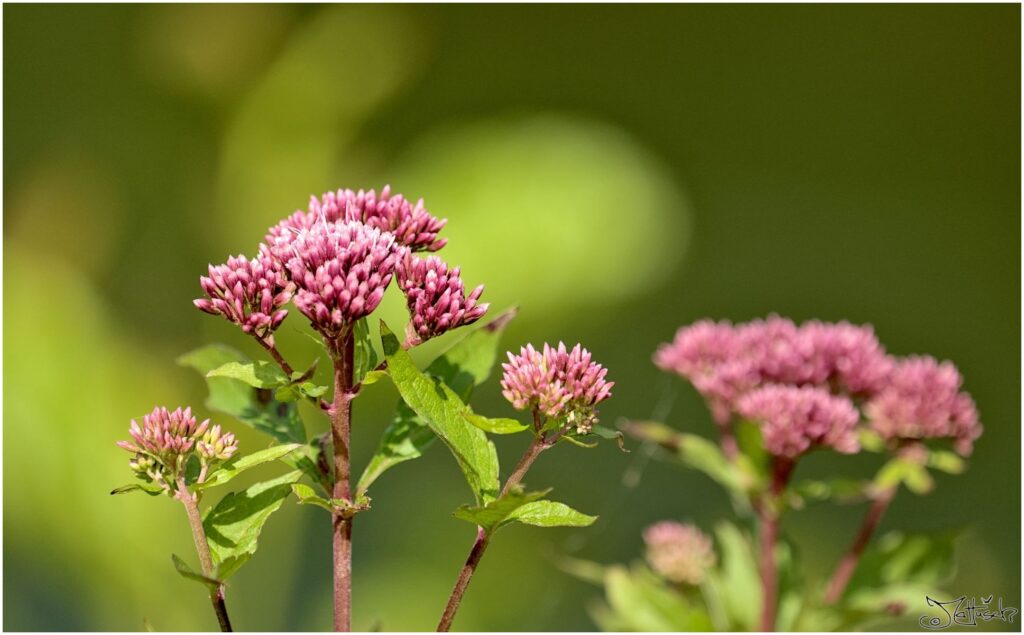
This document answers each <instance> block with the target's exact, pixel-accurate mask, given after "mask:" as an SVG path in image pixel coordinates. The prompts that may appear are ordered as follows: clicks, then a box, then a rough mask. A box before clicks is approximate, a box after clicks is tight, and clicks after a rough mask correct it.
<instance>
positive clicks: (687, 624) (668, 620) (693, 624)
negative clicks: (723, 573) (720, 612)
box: [595, 566, 711, 632]
mask: <svg viewBox="0 0 1024 635" xmlns="http://www.w3.org/2000/svg"><path fill="white" fill-rule="evenodd" d="M605 595H606V597H607V600H608V608H609V609H610V613H609V614H608V615H607V616H606V617H609V618H611V619H610V620H608V621H606V622H605V623H603V624H599V625H600V626H601V627H602V628H609V627H610V628H614V630H628V631H636V632H693V631H708V630H711V620H710V618H709V617H708V614H707V612H706V611H704V609H703V608H702V607H700V606H697V605H694V604H691V603H690V602H689V601H688V600H687V599H686V597H684V596H683V595H681V594H680V593H678V592H676V591H675V590H673V589H671V588H669V587H668V586H667V585H666V584H665V582H664V581H663V580H661V579H660V578H658V577H657V576H655V575H654V574H653V573H652V572H651V571H649V570H647V569H646V567H642V566H635V567H633V568H632V569H626V568H625V567H623V566H613V567H609V568H608V569H607V572H606V573H605ZM599 615H600V614H598V615H596V616H595V617H598V616H599Z"/></svg>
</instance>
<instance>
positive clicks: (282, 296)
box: [193, 246, 294, 341]
mask: <svg viewBox="0 0 1024 635" xmlns="http://www.w3.org/2000/svg"><path fill="white" fill-rule="evenodd" d="M209 273H210V275H209V276H203V277H201V278H199V282H200V284H201V285H202V287H203V291H205V292H206V296H207V297H205V298H200V299H198V300H193V304H195V306H196V308H198V309H199V310H201V311H205V312H206V313H211V314H213V315H222V316H224V318H225V319H227V320H228V321H229V322H233V323H235V324H237V325H238V326H240V327H242V330H243V331H245V332H246V333H252V334H253V335H255V336H256V337H258V338H260V339H264V340H267V341H272V340H271V337H272V336H271V333H273V331H274V330H276V329H277V327H279V326H280V325H281V322H283V321H284V318H285V317H286V316H287V315H288V311H287V310H285V309H284V308H282V307H284V305H285V304H287V303H288V301H289V300H290V299H291V296H292V291H293V289H294V285H292V284H291V283H290V282H289V281H288V280H287V278H286V277H285V274H284V271H283V270H282V268H281V265H280V263H279V262H277V261H276V260H275V259H274V258H273V257H272V256H271V255H270V252H269V251H268V250H267V248H266V246H261V248H260V253H259V255H258V256H257V257H256V258H253V259H252V260H248V259H246V257H245V256H241V255H239V256H237V257H234V256H233V257H231V258H228V261H227V263H225V264H223V265H218V266H213V265H210V268H209Z"/></svg>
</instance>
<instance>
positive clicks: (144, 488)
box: [110, 483, 167, 496]
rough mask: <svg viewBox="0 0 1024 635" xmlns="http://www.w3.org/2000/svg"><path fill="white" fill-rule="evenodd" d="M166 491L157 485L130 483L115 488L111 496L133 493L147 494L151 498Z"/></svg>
mask: <svg viewBox="0 0 1024 635" xmlns="http://www.w3.org/2000/svg"><path fill="white" fill-rule="evenodd" d="M166 491H167V490H165V489H164V488H162V487H160V486H159V485H157V484H156V483H129V484H127V485H122V486H121V487H115V488H114V489H113V490H111V492H110V495H111V496H116V495H118V494H130V493H131V492H145V493H147V494H149V495H150V496H159V495H160V494H163V493H164V492H166Z"/></svg>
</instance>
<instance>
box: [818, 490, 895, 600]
mask: <svg viewBox="0 0 1024 635" xmlns="http://www.w3.org/2000/svg"><path fill="white" fill-rule="evenodd" d="M895 495H896V489H895V488H892V489H888V490H886V491H884V492H882V493H881V494H880V495H878V496H877V497H875V499H874V500H873V501H872V502H871V506H870V507H868V511H867V513H866V514H864V521H863V522H862V523H861V526H860V530H859V531H858V532H857V535H856V536H855V537H854V539H853V544H851V545H850V549H849V550H848V551H847V552H846V554H845V555H843V557H842V559H841V560H840V561H839V564H838V565H837V566H836V570H835V573H833V574H832V579H831V580H830V581H829V583H828V588H827V589H826V590H825V604H835V603H836V602H838V601H839V598H841V597H842V596H843V591H845V590H846V585H847V584H849V583H850V578H851V577H853V572H854V571H856V570H857V563H858V562H860V557H861V554H863V553H864V549H865V548H866V547H867V546H868V543H869V542H871V536H872V535H873V534H874V533H875V530H876V529H877V528H878V524H879V523H881V522H882V516H884V515H885V510H886V509H888V508H889V504H890V503H891V502H892V499H893V497H895Z"/></svg>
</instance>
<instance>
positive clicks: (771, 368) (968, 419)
mask: <svg viewBox="0 0 1024 635" xmlns="http://www.w3.org/2000/svg"><path fill="white" fill-rule="evenodd" d="M654 362H655V364H656V365H657V366H658V367H659V368H661V369H663V370H667V371H670V372H674V373H677V374H679V375H681V376H682V377H684V378H686V379H688V380H689V381H690V382H691V383H692V384H693V385H694V387H695V388H696V389H697V390H698V391H699V392H700V393H701V394H702V395H703V396H704V398H705V399H706V400H707V402H708V406H709V407H710V409H711V412H712V414H713V416H714V418H715V420H716V421H717V422H718V423H719V424H720V425H723V426H724V425H728V424H729V423H730V422H731V421H732V419H733V418H734V416H735V415H737V414H739V415H740V416H743V417H746V418H751V419H756V420H757V421H758V422H759V423H761V424H762V425H764V428H763V432H764V437H765V444H766V446H768V447H769V449H772V448H774V449H773V450H772V451H773V452H774V453H776V454H779V455H783V456H794V454H793V453H794V452H795V453H796V454H799V453H801V452H804V451H806V450H807V449H808V448H810V447H811V446H814V445H827V446H831V447H833V448H835V449H837V450H839V451H843V452H853V451H856V448H857V445H856V443H855V441H856V438H855V436H853V433H852V427H853V426H854V425H856V423H857V416H856V415H857V410H856V408H855V406H854V404H853V400H854V399H855V400H857V401H858V402H863V403H865V404H866V405H865V408H864V410H865V413H866V414H867V416H868V418H869V419H870V420H871V423H872V426H873V427H874V428H875V429H876V430H877V431H878V432H879V434H881V435H882V436H883V437H885V438H887V439H921V438H943V437H945V438H952V439H954V440H955V441H956V447H957V449H958V450H959V451H961V452H968V451H970V448H971V444H972V443H973V441H974V439H976V438H977V437H978V435H980V434H981V426H980V424H979V423H978V415H977V411H976V409H975V407H974V402H973V401H972V400H971V398H970V396H969V395H967V394H966V393H961V392H960V385H961V383H962V382H961V378H960V375H959V373H958V372H957V371H956V368H955V367H954V366H953V365H952V364H950V363H949V362H946V363H943V364H938V363H937V362H935V360H932V359H931V358H914V357H911V358H908V359H903V360H901V359H898V358H894V357H892V356H890V355H888V354H886V352H885V349H884V348H883V346H882V345H881V343H880V342H879V341H878V338H877V337H876V336H875V333H874V330H873V329H872V328H871V327H870V326H868V325H863V326H860V325H854V324H850V323H848V322H839V323H837V324H832V323H827V322H820V321H817V320H813V321H809V322H805V323H804V324H802V325H799V326H798V325H796V324H794V323H793V322H792V321H791V320H788V319H785V318H781V317H779V316H775V315H773V316H770V317H768V318H767V319H764V320H753V321H751V322H747V323H744V324H737V325H733V324H731V323H729V322H725V321H722V322H712V321H710V320H702V321H700V322H697V323H695V324H692V325H690V326H685V327H682V328H680V329H679V330H678V331H677V332H676V335H675V339H674V340H673V342H672V343H670V344H663V345H662V346H660V347H659V348H658V350H657V352H656V353H655V355H654ZM784 388H785V390H784ZM796 388H799V389H801V390H794V389H796ZM850 413H853V414H854V418H853V423H851V424H847V422H848V421H849V420H850ZM828 421H831V422H832V425H833V426H834V427H835V429H834V430H832V431H823V428H822V426H823V425H825V423H826V422H828Z"/></svg>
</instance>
